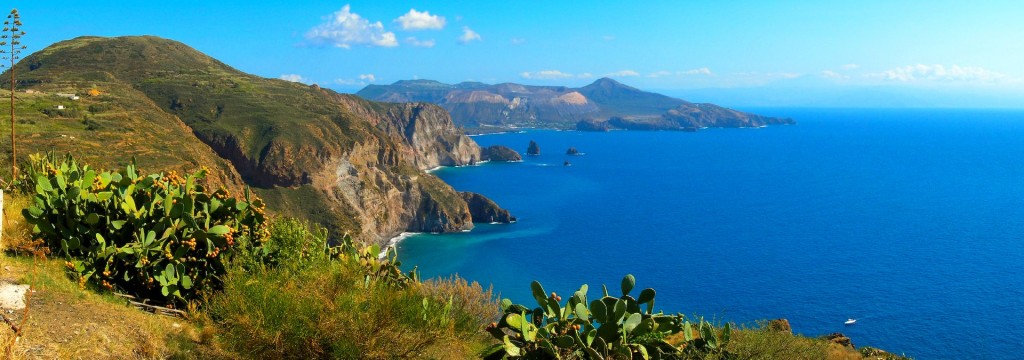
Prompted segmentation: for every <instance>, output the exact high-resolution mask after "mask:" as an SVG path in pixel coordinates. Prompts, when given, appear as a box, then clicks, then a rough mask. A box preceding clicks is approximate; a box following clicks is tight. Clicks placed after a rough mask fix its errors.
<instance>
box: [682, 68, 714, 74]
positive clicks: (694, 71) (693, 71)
mask: <svg viewBox="0 0 1024 360" xmlns="http://www.w3.org/2000/svg"><path fill="white" fill-rule="evenodd" d="M714 74H715V73H713V72H711V69H708V68H706V67H702V68H697V69H690V70H686V71H680V72H679V75H714Z"/></svg>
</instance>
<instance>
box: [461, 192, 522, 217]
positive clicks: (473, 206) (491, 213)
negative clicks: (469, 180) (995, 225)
mask: <svg viewBox="0 0 1024 360" xmlns="http://www.w3.org/2000/svg"><path fill="white" fill-rule="evenodd" d="M459 195H461V196H462V200H464V201H465V202H466V204H467V205H468V206H469V213H470V214H472V216H473V222H477V223H502V224H508V223H512V222H515V221H516V217H515V216H512V214H511V213H509V212H508V210H505V209H502V208H501V207H499V206H498V204H497V203H495V202H494V201H491V199H488V198H487V197H485V196H483V195H480V194H477V193H473V192H468V191H466V192H460V193H459Z"/></svg>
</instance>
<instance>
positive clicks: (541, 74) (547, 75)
mask: <svg viewBox="0 0 1024 360" xmlns="http://www.w3.org/2000/svg"><path fill="white" fill-rule="evenodd" d="M519 76H522V77H523V78H524V79H543V80H550V79H565V78H571V77H573V75H572V74H569V73H564V72H561V71H558V70H541V71H534V72H529V71H524V72H522V73H520V74H519Z"/></svg>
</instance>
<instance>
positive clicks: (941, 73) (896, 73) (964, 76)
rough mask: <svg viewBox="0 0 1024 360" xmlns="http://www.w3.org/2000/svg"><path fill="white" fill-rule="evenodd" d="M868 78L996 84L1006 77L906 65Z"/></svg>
mask: <svg viewBox="0 0 1024 360" xmlns="http://www.w3.org/2000/svg"><path fill="white" fill-rule="evenodd" d="M868 77H873V78H879V79H882V80H887V81H898V82H912V81H947V82H954V81H955V82H996V81H1000V80H1003V79H1006V78H1007V76H1006V75H1005V74H1002V73H998V72H995V71H992V70H988V69H985V68H981V67H975V66H959V65H955V64H954V65H951V66H945V65H941V64H935V65H925V64H917V65H908V66H903V67H898V68H895V69H890V70H886V71H883V72H881V73H875V74H869V75H868Z"/></svg>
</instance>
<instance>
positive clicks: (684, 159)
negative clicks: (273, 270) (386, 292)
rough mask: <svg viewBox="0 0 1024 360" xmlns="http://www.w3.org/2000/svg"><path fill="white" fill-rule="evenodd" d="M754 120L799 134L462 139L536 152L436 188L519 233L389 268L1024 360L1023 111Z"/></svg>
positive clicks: (470, 237) (448, 244) (411, 247)
mask: <svg viewBox="0 0 1024 360" xmlns="http://www.w3.org/2000/svg"><path fill="white" fill-rule="evenodd" d="M754 110H757V111H758V112H761V113H765V114H769V115H779V116H789V117H793V118H795V119H796V120H797V121H799V124H798V125H795V126H778V127H769V128H763V129H709V130H705V131H700V132H696V133H684V132H610V133H586V132H558V131H528V132H526V133H516V134H499V135H486V136H478V137H475V139H476V141H477V142H478V143H480V144H481V145H482V146H487V145H492V144H502V145H507V146H510V147H512V148H514V149H516V150H519V151H521V152H525V149H526V146H527V144H528V143H529V141H530V140H536V141H537V142H538V143H539V144H540V147H541V150H542V155H540V156H536V157H527V158H526V159H525V161H524V162H521V163H486V164H483V165H481V166H476V167H465V168H446V169H442V170H439V171H438V172H436V173H435V174H437V175H438V176H440V177H441V178H443V179H445V180H446V181H447V182H448V183H450V184H452V186H454V187H455V188H456V189H458V190H463V191H475V192H480V193H483V194H485V195H487V196H489V197H491V198H492V199H494V200H495V201H497V202H498V203H499V204H501V205H502V206H504V207H506V208H508V209H509V210H511V211H512V212H513V214H514V215H516V216H518V217H519V218H520V221H519V222H518V223H516V224H511V225H487V224H483V225H478V226H477V228H476V229H475V230H473V231H472V232H469V233H461V234H450V235H429V234H428V235H418V236H414V237H411V238H409V239H407V240H405V241H403V242H402V243H401V244H400V246H399V254H400V257H401V259H402V260H403V262H405V263H406V264H407V266H411V265H413V264H415V265H418V266H419V269H420V270H421V272H422V273H423V275H426V276H443V275H449V274H453V273H458V274H459V275H461V276H463V277H466V278H468V279H471V280H476V281H479V282H481V283H484V284H493V285H494V287H495V290H496V291H498V292H501V293H502V294H503V295H504V296H506V297H512V298H513V300H516V301H518V302H522V303H526V304H530V303H531V297H530V296H529V282H530V281H531V280H534V279H536V280H540V281H541V282H542V283H543V284H544V286H545V288H547V289H548V290H549V291H556V292H559V293H571V292H572V291H573V290H575V289H576V288H577V287H578V286H579V284H582V283H587V284H590V285H591V288H592V289H593V288H594V286H596V285H599V284H602V283H605V284H609V285H615V284H617V283H618V281H619V279H621V277H622V276H623V275H624V274H626V273H632V274H634V275H635V276H636V277H637V280H638V286H639V287H653V288H655V289H656V290H657V291H658V296H657V306H658V308H660V309H663V310H665V311H667V312H683V313H687V314H691V313H696V314H702V315H705V316H713V317H717V318H719V319H724V320H728V321H735V322H741V323H749V322H752V321H754V320H757V319H770V318H787V319H789V320H790V322H791V323H792V324H793V327H794V330H795V331H796V332H800V333H804V334H807V335H821V334H826V333H830V332H835V331H840V332H843V333H845V334H847V335H848V336H850V337H851V338H852V339H853V341H854V343H855V344H858V345H871V346H876V347H881V348H884V349H887V350H890V351H893V352H898V353H899V352H903V353H906V354H908V355H911V356H914V357H916V358H920V359H937V358H985V359H998V358H1004V359H1012V358H1017V357H1018V356H1019V354H1020V353H1021V352H1022V351H1024V327H1022V326H1020V325H1019V322H1020V321H1021V320H1024V274H1022V271H1021V270H1022V265H1024V242H1022V239H1024V111H995V110H831V109H830V110H821V109H754ZM570 146H575V147H577V148H578V149H579V150H580V151H581V152H583V153H585V155H583V156H566V155H564V154H565V150H566V149H567V148H568V147H570ZM565 160H569V161H570V162H572V166H570V167H565V166H562V162H563V161H565ZM614 287H615V286H613V288H614ZM847 317H854V318H857V319H859V322H858V324H857V325H855V326H849V327H847V326H844V325H843V321H844V320H846V318H847Z"/></svg>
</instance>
